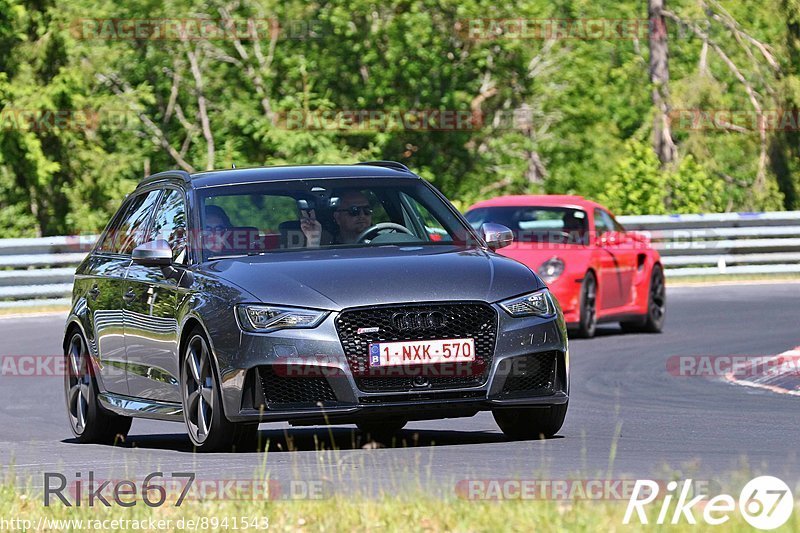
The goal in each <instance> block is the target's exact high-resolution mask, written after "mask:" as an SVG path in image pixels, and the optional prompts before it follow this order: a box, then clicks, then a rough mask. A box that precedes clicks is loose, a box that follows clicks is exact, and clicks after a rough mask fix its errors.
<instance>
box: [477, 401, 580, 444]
mask: <svg viewBox="0 0 800 533" xmlns="http://www.w3.org/2000/svg"><path fill="white" fill-rule="evenodd" d="M568 405H569V404H568V403H565V404H562V405H553V406H550V407H520V408H514V409H496V410H494V411H492V415H493V416H494V421H495V422H497V425H498V426H499V427H500V429H501V430H502V431H503V434H504V435H505V436H506V437H508V438H510V439H514V440H532V439H549V438H550V437H552V436H553V435H555V434H556V433H558V430H560V429H561V426H562V425H563V424H564V418H565V417H566V416H567V407H568Z"/></svg>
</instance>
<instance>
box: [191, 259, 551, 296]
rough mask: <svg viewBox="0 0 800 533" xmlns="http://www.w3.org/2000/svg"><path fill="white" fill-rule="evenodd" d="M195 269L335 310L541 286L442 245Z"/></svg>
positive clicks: (255, 291)
mask: <svg viewBox="0 0 800 533" xmlns="http://www.w3.org/2000/svg"><path fill="white" fill-rule="evenodd" d="M201 268H202V270H203V271H204V273H205V274H207V275H210V276H212V277H219V278H222V279H224V280H226V281H228V282H230V283H232V284H235V285H237V286H239V287H241V288H242V289H244V290H246V291H247V292H249V293H251V294H252V295H253V296H255V297H256V298H258V299H259V300H261V301H262V302H264V303H270V304H275V305H290V306H300V307H313V308H318V309H329V310H333V311H337V310H341V309H344V308H347V307H358V306H365V305H381V304H391V303H402V302H423V301H447V300H480V301H485V302H496V301H498V300H502V299H505V298H510V297H512V296H517V295H519V294H523V293H525V292H528V291H534V290H536V289H538V288H541V287H544V284H543V283H542V282H541V280H540V279H539V278H538V277H537V276H536V275H535V274H533V273H532V272H531V271H530V269H528V268H527V267H526V266H524V265H522V264H520V263H518V262H516V261H514V260H512V259H509V258H507V257H503V256H500V255H497V254H495V253H491V252H487V251H485V250H482V249H479V248H463V247H456V246H447V245H434V246H379V247H363V248H347V249H330V250H306V251H296V252H294V251H292V252H275V253H269V254H264V255H259V256H250V257H240V258H230V259H220V260H216V261H213V262H208V263H205V264H204V265H202V266H201Z"/></svg>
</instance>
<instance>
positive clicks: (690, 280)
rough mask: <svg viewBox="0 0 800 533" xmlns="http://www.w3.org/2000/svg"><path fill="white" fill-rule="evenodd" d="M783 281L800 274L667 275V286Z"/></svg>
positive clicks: (798, 277) (798, 279) (792, 278)
mask: <svg viewBox="0 0 800 533" xmlns="http://www.w3.org/2000/svg"><path fill="white" fill-rule="evenodd" d="M783 281H794V282H796V281H800V274H741V275H736V274H727V275H726V274H715V275H710V276H686V277H676V276H667V286H668V287H676V286H681V285H704V284H737V283H749V282H758V283H780V282H783Z"/></svg>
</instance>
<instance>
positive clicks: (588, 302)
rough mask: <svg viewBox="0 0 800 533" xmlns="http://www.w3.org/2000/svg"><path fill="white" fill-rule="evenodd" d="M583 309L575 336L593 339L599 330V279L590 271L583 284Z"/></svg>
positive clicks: (581, 308) (581, 309)
mask: <svg viewBox="0 0 800 533" xmlns="http://www.w3.org/2000/svg"><path fill="white" fill-rule="evenodd" d="M580 302H581V307H580V318H579V319H578V326H577V327H576V328H575V336H576V337H579V338H582V339H591V338H592V337H594V334H595V331H596V330H597V278H595V275H594V272H592V271H591V270H589V271H588V272H586V275H585V276H584V277H583V282H582V283H581V300H580Z"/></svg>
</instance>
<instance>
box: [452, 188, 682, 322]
mask: <svg viewBox="0 0 800 533" xmlns="http://www.w3.org/2000/svg"><path fill="white" fill-rule="evenodd" d="M466 218H467V220H468V221H469V222H470V224H472V225H473V227H475V228H480V227H481V225H483V224H484V223H487V222H490V223H495V224H502V225H503V226H506V227H508V228H509V229H511V231H512V232H513V233H514V243H513V244H511V245H510V246H508V247H506V248H503V249H502V250H499V251H498V253H501V254H503V255H505V256H508V257H511V258H513V259H516V260H517V261H520V262H521V263H524V264H526V265H527V266H528V267H529V268H530V269H531V270H533V271H534V272H537V273H538V274H539V276H540V277H541V278H542V279H543V280H544V281H545V283H547V285H548V286H549V287H550V290H551V292H552V293H553V294H554V295H555V296H556V298H557V299H558V301H559V303H560V304H561V307H562V309H563V311H564V317H565V318H566V321H567V324H568V326H569V327H570V329H572V330H574V332H575V333H576V334H577V335H578V336H580V337H592V336H593V335H594V333H595V328H596V326H597V323H598V322H619V323H620V324H621V325H622V328H623V329H624V330H626V331H646V332H659V331H661V328H662V326H663V325H664V316H665V311H666V290H665V285H664V269H663V267H662V265H661V257H660V256H659V254H658V252H657V251H656V250H654V249H653V248H652V247H651V246H650V241H649V239H648V238H647V237H645V236H643V235H640V234H637V233H632V232H626V231H625V229H624V228H623V227H622V225H621V224H620V223H619V222H617V221H616V219H615V218H614V216H613V215H611V213H609V212H608V210H607V209H606V208H604V207H603V206H602V205H600V204H598V203H595V202H592V201H590V200H586V199H584V198H582V197H580V196H556V195H552V196H501V197H499V198H493V199H491V200H486V201H484V202H479V203H477V204H475V205H473V206H472V207H471V208H470V209H469V211H468V212H467V213H466Z"/></svg>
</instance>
